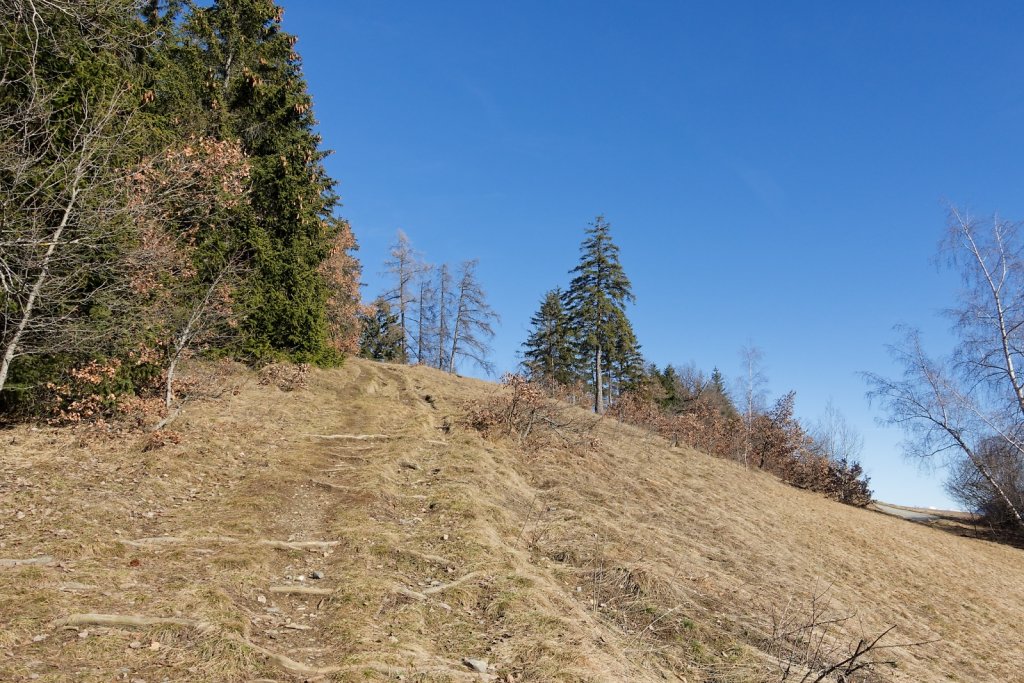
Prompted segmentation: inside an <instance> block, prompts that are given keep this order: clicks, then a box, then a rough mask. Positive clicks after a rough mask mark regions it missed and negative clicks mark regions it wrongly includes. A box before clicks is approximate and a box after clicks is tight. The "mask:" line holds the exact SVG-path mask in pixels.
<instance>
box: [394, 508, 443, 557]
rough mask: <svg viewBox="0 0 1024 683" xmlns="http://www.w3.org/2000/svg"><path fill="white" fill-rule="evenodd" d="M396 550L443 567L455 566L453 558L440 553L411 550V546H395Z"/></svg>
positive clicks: (400, 553) (401, 553)
mask: <svg viewBox="0 0 1024 683" xmlns="http://www.w3.org/2000/svg"><path fill="white" fill-rule="evenodd" d="M424 497H425V496H424ZM395 552H396V553H398V554H399V555H410V556H411V557H415V558H417V559H420V560H423V561H425V562H430V563H432V564H439V565H441V566H442V567H453V566H455V563H454V562H452V561H451V560H449V559H447V558H445V557H441V556H440V555H431V554H430V553H421V552H420V551H418V550H410V549H409V548H395Z"/></svg>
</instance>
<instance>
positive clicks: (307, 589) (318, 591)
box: [270, 586, 334, 595]
mask: <svg viewBox="0 0 1024 683" xmlns="http://www.w3.org/2000/svg"><path fill="white" fill-rule="evenodd" d="M270 592H271V593H280V594H283V595H334V589H332V588H314V587H313V586H271V587H270Z"/></svg>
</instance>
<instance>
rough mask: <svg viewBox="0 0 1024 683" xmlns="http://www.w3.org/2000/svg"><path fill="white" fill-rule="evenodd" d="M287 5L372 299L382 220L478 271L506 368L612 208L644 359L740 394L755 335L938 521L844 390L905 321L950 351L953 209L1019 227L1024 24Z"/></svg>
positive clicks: (855, 390)
mask: <svg viewBox="0 0 1024 683" xmlns="http://www.w3.org/2000/svg"><path fill="white" fill-rule="evenodd" d="M283 5H284V7H285V10H286V11H285V19H284V23H285V28H286V29H287V30H289V31H291V32H293V33H295V34H297V35H298V36H299V43H298V49H299V51H300V53H301V54H302V56H303V59H304V63H305V69H306V75H307V77H308V79H309V83H310V88H311V90H312V93H313V96H314V102H315V110H316V114H317V117H318V118H319V120H320V122H321V132H322V134H323V136H324V144H325V146H326V147H328V148H330V149H333V150H335V154H334V155H333V156H332V157H331V158H330V159H329V161H328V169H329V171H330V172H331V174H332V175H333V176H334V177H335V178H337V179H338V180H339V181H340V183H341V184H340V186H339V191H340V194H341V195H342V199H343V202H344V207H343V209H342V210H341V213H342V215H344V216H345V217H347V218H348V219H350V220H351V222H352V225H353V228H354V230H355V233H356V236H357V238H358V240H359V242H360V246H361V249H360V252H359V257H360V258H361V260H362V262H363V265H364V271H365V272H364V278H363V279H364V281H365V283H366V287H365V290H364V292H365V294H366V297H367V298H372V297H373V296H374V295H375V294H377V293H378V292H379V291H381V290H382V289H383V288H384V286H385V285H384V283H383V281H382V278H381V276H380V271H381V269H382V265H381V264H382V262H383V261H384V259H385V257H386V252H387V246H388V244H389V243H390V242H391V241H392V240H393V238H394V235H395V231H396V230H397V229H399V228H401V229H402V230H404V231H406V233H408V235H409V236H410V238H411V239H412V241H413V242H414V244H415V246H416V247H418V248H419V249H420V250H422V251H423V252H424V253H425V254H426V256H427V258H428V259H430V260H432V261H433V262H441V261H448V262H451V263H457V262H459V261H461V260H464V259H468V258H479V259H480V262H481V265H480V272H481V276H482V279H483V282H484V284H485V286H486V288H487V290H488V292H489V295H490V300H491V302H492V304H493V305H494V307H495V308H496V309H497V310H498V311H499V312H500V313H501V315H502V324H501V326H500V328H499V331H498V336H497V338H496V339H495V343H494V347H495V354H494V358H495V360H496V362H497V364H498V367H499V369H511V368H512V367H514V366H515V364H516V362H517V357H516V354H517V352H518V350H519V345H520V343H521V342H522V341H523V339H524V337H525V335H526V331H527V326H528V321H529V318H530V315H531V314H532V313H533V312H534V310H535V309H536V308H537V305H538V303H539V301H540V299H541V297H542V295H543V294H544V292H545V291H546V290H547V289H549V288H552V287H555V286H559V285H562V286H564V285H565V284H566V283H567V281H568V277H567V271H568V270H569V269H571V268H572V267H573V266H574V265H575V263H576V260H577V257H578V245H579V242H580V239H581V237H582V232H583V229H584V227H585V226H586V224H587V222H588V221H589V220H591V219H592V218H593V217H594V216H595V215H596V214H598V213H603V214H605V215H606V216H607V218H608V220H610V221H611V224H612V228H613V235H614V237H615V239H616V241H617V242H618V243H619V245H620V246H621V249H622V261H623V264H624V266H625V269H626V272H627V274H628V275H629V276H630V277H631V278H632V281H633V286H634V291H635V293H636V296H637V304H636V306H635V307H633V308H632V310H631V318H632V320H633V323H634V326H635V328H636V331H637V334H638V336H639V338H640V341H641V343H642V344H643V349H644V353H645V356H646V357H647V358H648V360H650V361H653V362H656V363H658V364H659V365H664V364H666V363H670V362H671V363H675V364H685V363H687V362H690V361H693V362H695V363H696V364H697V365H698V366H699V367H701V368H703V369H705V370H708V371H710V369H711V368H712V367H713V366H716V365H717V366H718V367H719V368H721V369H722V371H723V372H724V373H725V374H726V375H727V376H735V375H737V374H738V373H739V359H738V350H739V349H740V347H741V346H743V345H744V344H745V343H747V342H748V341H750V342H753V343H754V344H755V345H757V346H759V347H760V348H761V349H762V350H763V351H764V354H765V360H766V370H767V374H768V376H769V379H770V392H771V394H772V396H773V397H774V396H778V395H779V394H781V393H784V392H785V391H787V390H789V389H795V390H796V392H797V410H798V414H799V415H800V416H801V417H803V418H805V419H807V420H809V421H813V420H814V419H815V418H816V417H817V416H818V415H819V414H820V412H821V411H822V409H823V408H824V405H825V403H826V402H827V401H828V400H829V399H830V398H831V399H832V400H833V401H834V403H835V405H836V406H837V407H838V408H839V409H840V410H841V411H842V412H843V413H844V414H845V415H846V416H847V418H848V419H849V420H850V421H852V422H854V423H855V424H856V425H857V426H858V427H859V428H860V429H861V431H862V432H863V434H864V436H865V440H866V448H865V452H864V454H863V458H862V460H863V462H864V464H865V466H866V468H867V470H868V471H869V473H870V474H871V476H872V483H873V485H874V488H875V490H876V494H877V496H878V497H879V498H881V499H884V500H888V501H893V502H899V503H908V504H919V505H936V506H945V505H949V501H948V500H947V499H946V497H945V495H944V493H943V492H942V488H941V483H940V479H939V477H937V476H928V475H926V474H919V473H918V470H917V467H916V466H914V465H913V464H907V463H905V462H904V461H903V460H902V458H901V456H900V454H899V448H898V443H899V441H900V439H901V435H900V434H899V432H898V431H896V430H893V429H889V428H884V429H883V428H881V427H878V426H876V424H875V419H876V418H877V417H878V416H879V413H878V411H877V410H873V409H871V408H870V407H869V406H868V403H867V400H866V399H865V397H864V392H865V386H864V383H863V381H862V380H861V378H860V377H859V375H858V372H859V371H862V370H872V371H878V372H883V373H891V372H893V371H894V368H893V367H892V365H891V364H890V362H889V359H888V356H887V353H886V351H885V348H884V347H885V344H886V343H889V342H891V341H894V340H895V335H894V333H893V331H892V327H893V325H895V324H897V323H909V324H912V325H917V326H920V327H921V328H923V329H924V331H925V335H926V341H928V342H930V345H931V346H933V347H934V349H935V350H936V351H942V350H943V349H944V348H945V347H947V346H948V344H949V337H948V323H947V322H946V320H945V319H943V318H941V316H940V312H941V309H942V308H943V307H945V306H948V305H950V303H951V302H952V298H953V296H954V294H955V291H956V281H955V279H954V278H953V277H951V276H950V275H949V274H948V273H945V272H943V271H941V270H940V269H939V268H938V267H937V266H936V265H935V263H934V261H933V256H934V253H935V246H936V243H937V241H938V240H939V238H940V237H941V234H942V230H943V225H944V221H945V209H944V207H943V202H945V201H952V202H955V203H957V204H959V205H963V206H966V207H971V208H973V209H974V210H976V211H979V212H986V213H988V212H992V211H999V212H1000V213H1001V214H1003V215H1005V216H1008V217H1020V218H1024V201H1022V196H1021V190H1022V180H1024V167H1022V163H1024V132H1022V131H1024V127H1022V125H1021V124H1022V119H1024V87H1022V74H1024V42H1022V41H1021V39H1020V36H1021V31H1022V29H1024V5H1022V4H1021V3H1017V2H991V3H958V4H954V3H936V2H900V3H893V2H860V3H825V2H786V3H763V2H748V3H740V2H733V3H683V2H672V1H667V0H666V1H664V2H643V1H636V0H631V1H628V2H626V1H622V2H591V1H582V0H581V1H574V2H568V1H563V2H560V1H557V0H545V1H543V2H517V3H493V2H476V1H474V2H470V1H469V0H467V1H465V2H445V1H437V2H430V3H424V2H411V1H397V0H396V1H394V2H380V1H378V0H359V1H351V2H322V1H314V0H284V1H283Z"/></svg>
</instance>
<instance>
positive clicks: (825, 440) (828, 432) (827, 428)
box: [811, 399, 864, 462]
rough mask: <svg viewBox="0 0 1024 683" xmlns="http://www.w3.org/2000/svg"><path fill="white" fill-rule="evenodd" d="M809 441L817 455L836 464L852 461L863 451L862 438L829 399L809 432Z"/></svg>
mask: <svg viewBox="0 0 1024 683" xmlns="http://www.w3.org/2000/svg"><path fill="white" fill-rule="evenodd" d="M811 439H812V440H813V442H814V450H815V451H816V452H817V453H818V454H819V455H821V456H823V457H825V458H828V459H829V460H834V461H837V462H838V461H841V460H846V461H854V460H856V459H857V458H859V457H860V454H861V451H863V450H864V437H863V436H861V434H860V432H859V431H857V428H856V427H854V426H853V425H851V424H850V423H849V422H847V420H846V417H845V416H844V415H843V414H842V413H841V412H840V411H839V409H838V408H836V406H835V404H834V403H833V402H832V400H831V399H829V402H828V403H827V404H826V405H825V414H824V415H822V416H821V419H819V420H818V423H817V424H816V425H815V427H814V429H813V430H811Z"/></svg>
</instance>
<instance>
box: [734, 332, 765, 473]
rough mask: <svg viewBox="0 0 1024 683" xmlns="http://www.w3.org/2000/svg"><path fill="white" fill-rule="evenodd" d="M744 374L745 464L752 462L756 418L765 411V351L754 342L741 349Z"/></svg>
mask: <svg viewBox="0 0 1024 683" xmlns="http://www.w3.org/2000/svg"><path fill="white" fill-rule="evenodd" d="M740 361H741V362H742V367H743V375H742V376H741V377H740V378H739V385H740V387H739V388H740V393H741V394H742V396H743V428H744V436H745V438H744V440H743V464H744V465H749V464H750V448H751V440H752V437H753V429H754V419H755V418H756V417H757V415H758V413H761V412H763V411H764V401H765V385H767V384H768V380H767V379H766V378H765V375H764V352H762V351H761V349H759V348H758V347H756V346H754V345H753V344H747V345H746V346H744V347H743V348H742V349H740Z"/></svg>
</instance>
